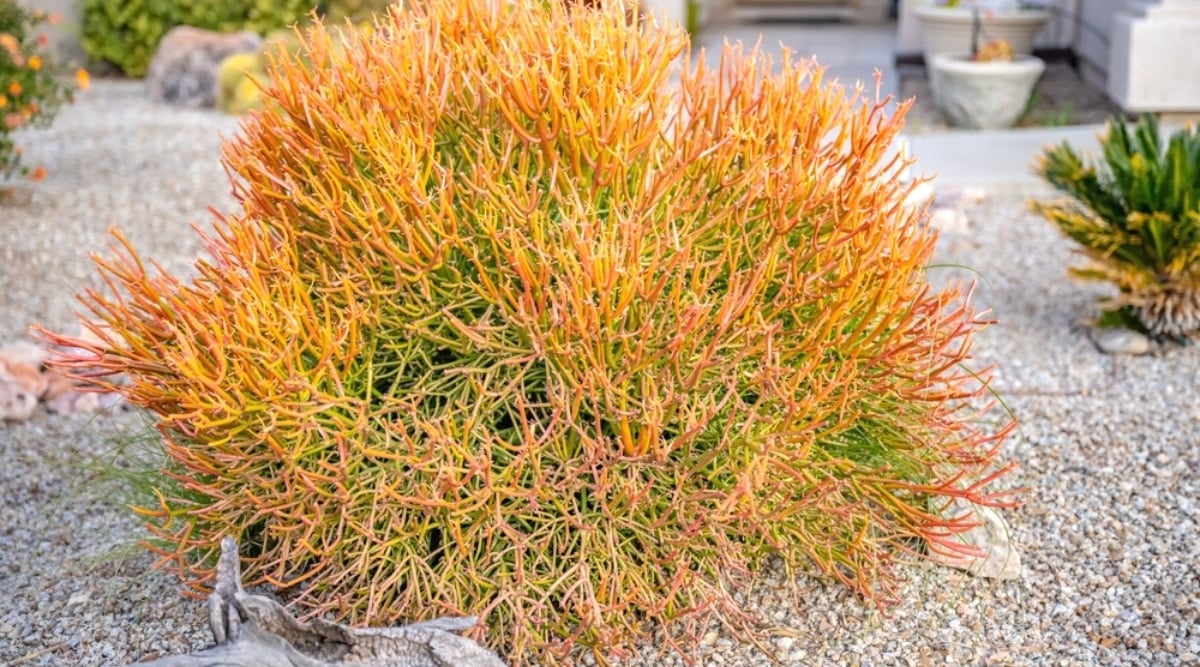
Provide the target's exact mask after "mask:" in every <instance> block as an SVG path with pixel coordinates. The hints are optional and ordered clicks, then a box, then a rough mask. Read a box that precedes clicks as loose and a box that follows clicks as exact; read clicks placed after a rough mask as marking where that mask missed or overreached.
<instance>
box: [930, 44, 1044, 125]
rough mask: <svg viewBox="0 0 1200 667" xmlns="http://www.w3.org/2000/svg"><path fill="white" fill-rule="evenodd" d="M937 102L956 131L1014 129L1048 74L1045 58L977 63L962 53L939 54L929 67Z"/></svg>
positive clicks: (1015, 58)
mask: <svg viewBox="0 0 1200 667" xmlns="http://www.w3.org/2000/svg"><path fill="white" fill-rule="evenodd" d="M928 66H929V75H930V77H931V83H932V85H933V93H934V99H935V101H936V102H937V105H938V107H939V108H940V109H941V110H942V113H943V114H945V115H946V118H947V119H948V120H949V121H950V123H951V124H952V125H954V126H955V127H962V128H967V129H973V130H999V129H1004V128H1009V127H1012V126H1013V123H1016V122H1017V119H1018V118H1020V117H1021V112H1023V111H1024V110H1025V106H1026V105H1027V104H1028V103H1029V96H1030V94H1032V93H1033V87H1034V85H1036V84H1037V80H1038V78H1040V77H1041V76H1042V72H1044V71H1045V70H1046V63H1045V62H1043V61H1042V59H1041V58H1037V57H1035V56H1028V55H1018V56H1014V58H1013V60H1012V61H1011V62H999V61H996V62H975V61H973V60H971V56H969V55H967V54H965V53H962V54H956V53H939V54H936V55H934V56H933V57H932V59H931V60H930V61H929V63H928Z"/></svg>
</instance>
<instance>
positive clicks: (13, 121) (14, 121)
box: [4, 113, 25, 130]
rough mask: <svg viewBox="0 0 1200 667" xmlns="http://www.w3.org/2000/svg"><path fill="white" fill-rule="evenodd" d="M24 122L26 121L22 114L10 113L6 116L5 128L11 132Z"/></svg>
mask: <svg viewBox="0 0 1200 667" xmlns="http://www.w3.org/2000/svg"><path fill="white" fill-rule="evenodd" d="M24 121H25V119H24V118H21V114H19V113H10V114H5V115H4V127H6V128H8V129H10V130H11V129H14V128H16V127H17V126H18V125H20V124H21V123H23V122H24Z"/></svg>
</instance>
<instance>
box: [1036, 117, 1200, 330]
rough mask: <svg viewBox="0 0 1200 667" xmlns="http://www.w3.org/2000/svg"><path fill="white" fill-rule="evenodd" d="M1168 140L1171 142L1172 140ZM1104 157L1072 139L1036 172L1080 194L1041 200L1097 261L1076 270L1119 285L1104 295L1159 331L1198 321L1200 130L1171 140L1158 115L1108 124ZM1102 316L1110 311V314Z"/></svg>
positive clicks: (1116, 310) (1194, 326) (1044, 210)
mask: <svg viewBox="0 0 1200 667" xmlns="http://www.w3.org/2000/svg"><path fill="white" fill-rule="evenodd" d="M1164 143H1165V145H1164ZM1102 150H1103V162H1097V161H1090V160H1084V159H1083V158H1082V157H1081V156H1080V155H1079V154H1078V153H1076V152H1075V150H1074V149H1073V148H1071V146H1069V145H1068V144H1066V143H1062V144H1059V145H1058V146H1054V147H1052V148H1049V149H1047V150H1046V152H1045V153H1044V154H1043V155H1042V156H1041V158H1040V160H1039V161H1038V164H1037V171H1038V172H1039V173H1040V174H1041V176H1042V177H1043V178H1045V179H1046V181H1047V182H1049V183H1050V185H1052V186H1054V187H1055V188H1056V189H1058V190H1060V191H1062V192H1064V193H1066V194H1069V195H1071V197H1072V198H1073V199H1070V200H1063V201H1057V202H1052V203H1043V202H1039V203H1035V204H1034V210H1035V211H1037V212H1038V213H1040V214H1042V215H1043V216H1045V217H1046V218H1048V219H1049V220H1050V221H1052V222H1054V223H1055V224H1056V225H1058V227H1059V229H1061V230H1062V231H1063V232H1064V233H1065V234H1066V235H1067V236H1069V237H1070V238H1072V239H1074V240H1075V241H1076V242H1078V243H1079V244H1080V245H1081V246H1083V248H1082V249H1083V252H1084V253H1085V254H1086V255H1087V256H1088V258H1089V259H1090V260H1091V261H1089V262H1088V264H1087V265H1086V266H1083V267H1075V268H1072V269H1071V273H1072V274H1073V275H1076V276H1078V277H1081V278H1086V279H1095V280H1105V281H1108V282H1111V283H1113V284H1114V285H1116V287H1117V288H1118V290H1119V294H1118V295H1117V297H1116V298H1114V299H1112V300H1111V301H1109V302H1108V303H1107V304H1106V306H1107V307H1106V318H1107V319H1108V320H1109V321H1112V320H1114V319H1124V320H1129V321H1132V323H1134V324H1136V325H1140V326H1141V327H1144V328H1145V329H1146V330H1147V331H1148V332H1150V333H1151V334H1154V335H1159V336H1173V337H1187V336H1190V335H1192V334H1195V333H1196V332H1197V331H1198V330H1200V130H1198V129H1197V128H1196V127H1195V126H1192V127H1189V128H1186V129H1182V130H1179V131H1177V132H1175V133H1174V134H1173V135H1172V136H1171V137H1170V138H1169V139H1168V140H1167V141H1165V142H1164V141H1163V137H1162V134H1160V132H1159V127H1158V123H1157V122H1156V121H1155V119H1154V117H1153V116H1145V117H1143V118H1142V120H1141V121H1140V122H1138V123H1137V124H1136V125H1135V126H1133V127H1132V128H1131V127H1128V126H1126V125H1125V124H1123V123H1119V122H1112V123H1110V124H1109V127H1108V133H1107V135H1106V136H1105V137H1104V138H1103V140H1102ZM1102 319H1103V318H1102Z"/></svg>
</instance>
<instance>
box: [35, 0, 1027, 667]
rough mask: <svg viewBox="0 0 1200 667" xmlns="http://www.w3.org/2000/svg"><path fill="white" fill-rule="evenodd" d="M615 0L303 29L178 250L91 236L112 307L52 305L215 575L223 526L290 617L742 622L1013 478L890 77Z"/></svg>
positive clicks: (571, 636) (184, 559)
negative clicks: (136, 419)
mask: <svg viewBox="0 0 1200 667" xmlns="http://www.w3.org/2000/svg"><path fill="white" fill-rule="evenodd" d="M627 9H628V8H627V6H626V5H623V4H619V3H611V2H601V3H598V6H596V7H593V8H589V7H583V6H579V5H575V6H571V7H566V6H564V5H561V4H560V3H553V2H552V3H545V2H540V1H537V0H512V1H510V2H503V3H495V2H490V1H488V0H429V1H428V2H423V3H419V7H417V8H414V9H412V10H407V11H402V12H397V13H395V14H394V15H392V16H390V17H388V18H387V19H384V20H382V21H381V22H380V23H379V24H378V25H377V26H376V27H375V29H374V30H372V31H369V32H364V33H361V34H359V33H347V34H345V35H343V36H341V37H334V36H331V35H330V34H328V33H327V32H326V31H325V30H322V29H316V30H313V31H310V32H309V33H307V39H306V42H307V43H306V47H305V48H306V52H305V54H304V55H303V58H287V57H284V58H282V59H281V61H280V62H279V64H278V66H277V67H275V68H274V69H273V71H272V76H273V81H272V84H271V85H270V86H269V87H268V88H267V92H266V96H267V98H268V101H267V104H265V105H264V107H263V108H262V109H261V110H259V111H253V112H251V113H249V114H248V115H247V117H246V121H245V122H244V125H243V128H242V131H241V133H240V136H239V137H237V138H236V139H234V140H233V141H232V142H231V143H229V144H228V146H227V148H226V150H225V154H224V161H225V164H226V166H227V168H228V170H229V171H230V173H231V178H232V181H233V184H234V188H235V194H236V196H237V199H238V201H239V204H240V210H237V211H235V212H233V213H230V214H227V215H222V216H219V218H218V219H217V221H216V230H215V231H214V232H213V233H212V234H210V235H209V236H208V239H207V241H208V249H209V253H210V255H211V257H210V258H208V259H205V260H201V261H200V262H198V264H197V267H196V269H197V275H196V277H194V278H191V279H187V280H185V279H182V278H178V277H173V276H169V275H162V274H160V273H158V272H156V271H152V270H150V268H149V267H148V265H147V263H146V262H144V261H143V260H142V259H141V258H140V257H139V256H138V254H137V253H136V251H135V250H134V249H133V247H132V244H130V243H128V242H126V241H124V240H122V241H121V243H122V245H121V247H119V248H118V251H117V252H116V255H115V256H114V257H113V258H111V259H103V260H100V264H99V266H100V271H101V273H102V274H103V276H104V278H105V280H106V281H107V283H108V284H109V285H110V286H111V288H112V289H111V290H104V291H90V292H87V293H86V294H85V296H84V298H83V302H84V304H85V305H86V307H87V309H88V313H89V314H88V315H87V317H88V318H90V319H92V320H95V321H97V322H102V323H104V326H99V325H97V326H94V327H93V328H94V329H95V332H96V334H97V335H99V336H101V337H102V342H100V343H88V342H87V341H77V340H74V339H68V338H65V337H61V336H53V335H51V336H50V337H51V338H52V339H53V340H56V341H58V342H69V343H70V344H72V345H75V346H78V347H81V348H83V349H84V350H86V352H85V353H81V354H78V355H76V356H74V357H64V358H60V359H59V360H58V362H57V363H58V364H59V365H61V366H64V367H67V368H73V369H76V370H79V371H82V370H83V369H92V368H99V370H100V373H101V375H99V376H92V377H91V381H92V382H96V383H98V384H100V385H102V386H103V385H105V384H107V383H108V382H109V381H108V380H106V379H105V374H107V375H108V376H111V375H116V374H120V375H122V376H124V377H125V378H126V379H127V380H126V382H125V383H124V384H122V385H120V386H119V387H114V388H115V389H117V390H119V391H121V392H122V393H123V394H124V395H125V396H126V397H127V398H128V400H129V401H131V402H132V403H134V404H137V405H141V406H144V407H145V408H147V409H149V410H151V411H153V412H154V413H156V414H157V415H158V416H159V429H160V431H161V433H162V436H163V442H164V448H165V453H166V456H167V459H168V464H167V465H166V467H165V468H164V469H163V470H162V471H161V477H160V478H159V479H158V486H157V492H156V497H155V498H154V499H153V501H152V502H149V503H146V504H144V505H143V506H141V507H139V508H138V512H139V513H140V514H141V515H142V516H143V517H145V520H146V522H147V524H148V526H149V528H150V530H151V531H152V532H153V534H154V536H155V538H156V539H155V540H154V541H153V542H152V545H153V547H154V548H155V549H156V550H158V552H159V553H160V554H161V555H162V560H163V562H164V563H165V564H166V565H168V566H170V567H173V568H175V569H176V570H177V571H178V572H180V574H181V575H182V576H184V577H185V578H186V579H187V580H188V581H189V582H191V583H192V584H194V585H196V586H203V585H204V584H205V583H206V582H207V581H208V580H209V579H210V578H211V576H212V571H213V565H214V562H215V560H214V558H215V555H216V553H217V550H218V544H219V541H220V538H221V536H222V535H226V534H228V535H231V536H232V537H234V538H236V539H237V540H238V542H239V544H241V545H242V550H243V551H242V554H243V557H244V558H245V561H246V563H245V572H246V576H247V577H248V579H249V581H250V582H256V581H257V582H269V583H271V584H274V585H276V586H279V587H281V588H282V589H284V592H285V593H287V594H290V596H291V598H290V599H291V604H292V605H294V606H297V607H300V608H303V609H307V610H309V611H310V612H311V613H322V612H330V613H333V614H335V615H336V616H337V617H338V618H340V619H347V620H349V621H351V622H368V621H369V622H371V623H373V624H385V623H388V622H390V621H392V620H395V619H401V618H403V619H405V620H406V621H413V620H420V619H423V618H433V617H438V616H446V615H477V616H479V617H481V618H482V619H483V621H484V622H485V623H486V625H487V627H488V628H489V630H488V635H487V639H486V641H487V643H489V644H490V645H491V646H493V647H496V648H498V649H500V650H501V652H502V653H503V654H505V655H506V657H507V659H508V660H509V661H510V663H511V664H518V665H519V664H526V663H527V661H528V660H529V659H530V658H531V657H533V658H535V659H536V660H537V661H538V662H539V663H540V664H554V663H555V662H563V663H568V662H570V661H571V659H572V656H574V655H575V654H574V653H572V648H573V647H576V646H580V645H582V646H587V647H592V648H593V649H595V650H596V651H597V652H598V655H600V656H601V657H603V656H604V655H607V654H608V652H613V651H616V652H619V651H620V650H621V649H622V648H627V647H628V646H629V645H630V643H631V642H633V641H635V640H636V639H637V638H639V637H641V636H643V635H644V634H645V633H647V632H649V631H650V630H651V629H652V628H654V627H656V625H655V623H661V624H663V625H662V626H661V627H663V628H665V629H666V631H667V635H666V636H668V637H669V638H671V639H672V640H673V641H677V642H679V645H681V646H687V645H689V644H688V642H689V641H690V642H692V645H695V641H696V639H697V633H702V632H703V628H704V624H705V622H706V621H708V620H712V619H721V620H724V621H726V622H729V623H730V624H732V625H735V626H738V627H741V623H742V622H743V621H747V622H752V621H753V620H754V619H752V618H750V617H749V616H748V613H747V612H745V611H743V610H742V608H741V606H740V605H739V603H738V597H737V595H736V591H737V590H738V589H739V588H741V587H742V586H744V585H745V584H746V583H747V582H746V577H745V574H746V573H747V572H748V571H751V570H755V569H758V568H761V567H763V566H764V565H765V564H766V562H767V561H768V560H769V559H772V558H778V559H779V560H780V562H781V563H782V564H783V565H784V566H785V567H786V568H788V569H789V571H799V570H804V571H822V572H825V573H826V574H827V575H829V576H831V577H834V578H835V579H837V580H838V581H841V582H843V583H844V584H846V585H847V586H849V587H851V588H852V589H854V590H855V591H857V592H858V593H860V594H862V595H863V596H865V597H867V598H871V599H874V600H876V601H878V602H879V603H880V604H887V603H888V602H891V601H893V600H894V599H895V593H896V591H895V585H896V583H897V573H896V571H895V569H894V565H895V562H896V560H897V558H902V557H906V556H909V555H918V554H919V553H920V552H921V550H922V549H924V548H930V549H934V550H943V551H961V550H964V549H967V548H968V547H964V546H963V545H961V544H960V543H959V542H957V541H956V540H955V539H954V536H955V535H957V534H959V533H961V532H963V531H965V530H967V529H968V528H970V526H971V523H970V521H969V520H968V519H966V518H964V517H947V516H942V512H941V511H940V509H942V508H944V507H945V506H947V505H948V504H949V503H950V502H951V501H953V500H954V499H966V500H968V501H971V502H974V503H982V504H991V505H1004V504H1005V503H1007V502H1009V501H1010V496H1009V495H1008V492H1006V491H1004V490H996V489H995V485H994V484H993V482H994V480H995V479H996V478H997V477H999V476H1000V475H1001V474H1002V472H1003V471H1004V470H1005V469H1006V468H1005V467H1004V466H1002V465H999V464H998V463H997V462H996V453H997V450H998V447H999V444H1000V442H1001V441H1002V439H1003V437H1004V435H1005V433H1006V432H1007V431H1008V427H1009V426H1010V424H1009V423H1008V419H1007V418H1006V417H1005V416H1004V415H998V416H995V418H993V417H992V416H991V415H992V413H990V412H986V411H985V412H984V413H983V414H981V413H980V408H981V406H982V405H983V404H984V403H986V401H982V400H981V398H986V394H985V391H986V385H985V383H984V382H983V381H984V380H986V377H987V375H986V373H985V372H982V371H972V370H969V369H967V368H965V367H964V362H965V361H966V360H967V359H968V358H969V353H970V347H971V340H972V336H973V335H974V333H975V332H977V331H978V330H979V329H981V328H982V327H983V326H984V325H985V324H986V320H985V319H984V318H982V317H980V316H979V315H977V314H976V313H975V312H974V311H973V309H972V308H971V306H970V303H969V300H968V299H967V298H966V295H964V294H963V293H961V291H960V290H959V289H958V288H955V287H950V288H945V289H937V288H934V287H932V286H931V285H930V284H929V282H928V280H927V277H926V274H925V267H926V265H927V263H928V261H929V258H930V256H931V253H932V251H933V248H934V243H935V239H934V236H933V234H932V232H930V231H929V230H928V228H927V227H926V226H923V225H922V215H923V212H922V211H921V210H919V209H917V208H914V207H912V206H910V205H908V204H906V203H905V197H906V195H908V194H909V192H910V191H911V188H912V187H913V186H912V185H906V184H903V183H901V182H900V181H899V179H898V178H897V175H898V174H899V172H900V170H901V168H902V167H903V164H902V163H901V162H900V161H899V160H898V158H896V157H895V156H894V153H893V152H892V151H891V146H892V145H893V140H894V139H895V137H896V134H897V132H898V130H899V129H900V127H901V123H902V111H903V109H901V112H900V113H897V114H895V115H889V114H888V113H887V107H886V105H885V104H884V103H882V102H879V103H872V102H870V101H869V100H866V99H864V98H863V96H861V95H859V96H857V97H856V98H855V99H847V95H846V92H845V91H844V90H843V89H842V88H841V87H840V86H837V85H832V84H826V83H825V82H824V81H823V77H822V74H821V71H820V70H819V69H817V68H816V67H815V66H814V65H813V64H812V63H810V62H807V61H803V62H798V61H793V60H791V59H790V58H785V61H784V63H783V68H782V73H779V74H772V73H771V71H772V69H771V68H772V65H771V63H770V62H769V61H768V60H767V59H766V58H765V57H763V56H761V55H759V54H757V53H751V54H746V53H745V52H744V51H743V50H742V49H741V48H740V47H728V48H726V49H725V51H724V52H723V54H722V57H721V64H720V65H719V66H718V67H716V68H709V67H706V66H704V65H702V64H693V65H689V66H687V67H684V68H683V71H681V72H680V71H677V70H676V69H675V68H676V63H677V62H678V61H679V59H681V58H683V57H684V55H685V54H686V53H687V51H688V48H689V44H688V40H687V37H686V34H685V33H684V32H683V31H682V29H681V28H680V27H679V26H677V25H671V24H668V25H657V24H654V23H653V22H651V21H649V20H644V21H643V20H635V21H633V22H630V21H629V20H628V18H629V16H628V15H627ZM635 18H638V19H640V18H641V17H635ZM673 76H677V77H678V78H677V79H676V81H677V83H676V82H673V79H672V77H673ZM922 544H924V545H927V547H923V546H921V545H922ZM747 627H753V624H752V623H751V625H749V626H747Z"/></svg>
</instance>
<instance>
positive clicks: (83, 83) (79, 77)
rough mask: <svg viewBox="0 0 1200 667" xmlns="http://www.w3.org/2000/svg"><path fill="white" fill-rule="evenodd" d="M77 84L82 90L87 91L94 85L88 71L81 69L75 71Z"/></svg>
mask: <svg viewBox="0 0 1200 667" xmlns="http://www.w3.org/2000/svg"><path fill="white" fill-rule="evenodd" d="M75 83H77V84H79V89H80V90H87V89H88V86H89V85H91V83H92V77H91V75H89V74H88V71H87V70H85V69H83V68H79V69H77V70H75Z"/></svg>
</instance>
